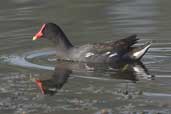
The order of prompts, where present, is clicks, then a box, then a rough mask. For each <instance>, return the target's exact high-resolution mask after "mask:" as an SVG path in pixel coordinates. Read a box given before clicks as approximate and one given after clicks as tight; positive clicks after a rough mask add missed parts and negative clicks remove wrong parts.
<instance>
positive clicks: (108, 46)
mask: <svg viewBox="0 0 171 114" xmlns="http://www.w3.org/2000/svg"><path fill="white" fill-rule="evenodd" d="M136 37H137V35H131V36H128V37H127V38H124V39H121V40H117V41H108V42H104V43H96V44H94V45H93V49H94V51H96V53H104V52H106V51H112V50H115V51H126V50H129V48H130V47H131V46H132V45H134V44H135V43H137V40H138V39H137V38H136Z"/></svg>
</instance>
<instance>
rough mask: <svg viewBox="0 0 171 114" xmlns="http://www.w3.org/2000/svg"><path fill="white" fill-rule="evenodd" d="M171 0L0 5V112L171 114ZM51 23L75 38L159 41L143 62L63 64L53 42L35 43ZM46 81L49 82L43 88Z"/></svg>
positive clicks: (10, 1)
mask: <svg viewBox="0 0 171 114" xmlns="http://www.w3.org/2000/svg"><path fill="white" fill-rule="evenodd" d="M170 4H171V1H169V0H163V1H162V0H98V1H97V0H94V1H92V0H87V1H76V0H70V1H67V0H63V1H46V0H41V1H35V0H6V1H3V2H1V4H0V9H1V10H0V22H1V27H0V33H1V34H0V40H1V42H0V47H1V48H0V86H1V87H0V113H6V114H13V113H14V114H24V113H26V114H37V113H40V114H56V113H60V114H100V113H102V112H103V113H105V112H106V113H107V112H108V113H109V114H116V113H117V114H141V113H143V114H159V113H160V114H170V113H171V88H170V86H171V83H170V82H171V71H170V67H171V63H170V60H171V39H170V37H171V34H170V31H171V26H170V25H171V16H170V6H171V5H170ZM44 22H55V23H57V24H59V25H60V26H61V27H62V28H63V29H64V31H65V33H66V34H67V36H68V37H69V38H70V40H71V41H72V43H73V44H75V45H81V44H85V43H93V42H103V41H106V40H112V39H115V40H117V39H120V38H123V37H126V36H128V35H130V34H134V33H136V34H138V37H139V38H140V39H141V41H140V42H141V43H142V42H146V41H149V40H150V41H152V42H153V45H152V47H151V49H150V51H149V52H148V53H147V54H146V55H145V56H144V58H143V60H142V63H134V64H126V65H125V64H124V65H122V64H121V65H113V66H112V65H99V64H86V63H81V64H78V63H67V62H57V61H56V58H55V53H56V52H55V49H53V45H52V44H51V43H50V42H47V41H46V40H38V41H34V42H33V41H32V36H33V35H34V34H35V33H36V32H37V30H38V29H39V28H40V26H41V24H43V23H44ZM41 84H42V86H41Z"/></svg>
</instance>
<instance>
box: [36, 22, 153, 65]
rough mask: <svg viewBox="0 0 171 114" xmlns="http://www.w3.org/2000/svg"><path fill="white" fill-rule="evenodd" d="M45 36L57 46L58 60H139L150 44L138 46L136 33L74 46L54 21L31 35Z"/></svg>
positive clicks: (104, 61)
mask: <svg viewBox="0 0 171 114" xmlns="http://www.w3.org/2000/svg"><path fill="white" fill-rule="evenodd" d="M40 38H45V39H48V40H50V41H52V42H53V43H54V44H55V46H56V48H57V52H58V54H57V58H58V60H64V61H78V62H90V63H116V62H119V61H140V60H141V58H142V57H143V56H144V55H145V53H146V52H147V51H148V49H149V48H150V46H151V44H152V43H151V42H147V43H145V44H143V45H140V46H135V45H134V44H136V43H138V40H139V39H138V38H137V35H136V34H133V35H130V36H128V37H126V38H123V39H120V40H117V41H113V40H112V41H106V42H103V43H92V44H85V45H81V46H74V45H73V44H72V43H71V42H70V41H69V39H68V37H67V36H66V34H65V33H64V31H63V30H62V29H61V28H60V27H59V26H58V25H57V24H55V23H45V24H43V25H42V27H41V28H40V30H39V31H38V32H37V33H36V35H35V36H34V37H33V40H37V39H40Z"/></svg>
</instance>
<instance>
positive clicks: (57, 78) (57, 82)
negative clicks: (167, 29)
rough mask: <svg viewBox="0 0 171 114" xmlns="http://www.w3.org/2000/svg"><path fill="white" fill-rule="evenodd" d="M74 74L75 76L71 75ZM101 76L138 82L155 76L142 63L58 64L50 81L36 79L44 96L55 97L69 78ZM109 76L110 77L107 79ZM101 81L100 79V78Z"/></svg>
mask: <svg viewBox="0 0 171 114" xmlns="http://www.w3.org/2000/svg"><path fill="white" fill-rule="evenodd" d="M71 74H73V75H71ZM87 74H88V76H90V75H91V76H96V77H97V76H99V75H97V74H101V75H103V78H102V79H104V78H106V79H107V78H109V79H111V78H112V79H124V80H131V81H132V82H136V81H138V80H141V79H148V80H153V79H154V75H151V74H150V73H149V71H148V69H147V68H146V67H145V65H144V64H143V63H142V62H134V63H117V64H110V65H109V64H92V63H74V62H73V63H72V62H58V64H57V65H56V67H55V70H54V72H53V74H52V76H51V78H50V79H48V80H41V79H36V80H35V83H36V84H37V86H38V88H39V89H40V90H41V92H42V94H46V95H54V94H55V93H57V91H58V90H59V89H61V88H62V87H63V85H64V84H65V83H66V82H67V80H68V78H69V77H70V75H71V76H75V75H78V76H79V75H81V76H85V77H86V75H87ZM104 74H108V75H109V77H105V76H104ZM98 79H100V78H98Z"/></svg>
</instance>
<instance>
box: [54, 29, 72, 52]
mask: <svg viewBox="0 0 171 114" xmlns="http://www.w3.org/2000/svg"><path fill="white" fill-rule="evenodd" d="M57 37H59V38H58V39H59V40H58V45H59V47H61V48H63V49H70V48H72V47H73V45H72V44H71V42H70V41H69V40H68V38H67V36H66V35H65V34H64V32H63V31H62V30H61V32H60V33H59V34H58V35H57Z"/></svg>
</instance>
